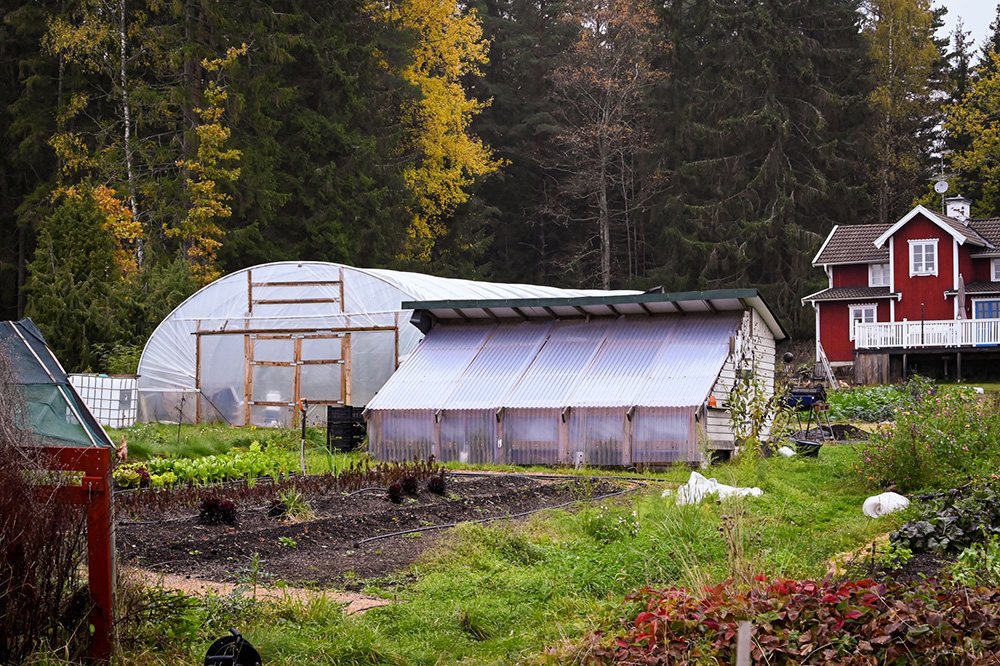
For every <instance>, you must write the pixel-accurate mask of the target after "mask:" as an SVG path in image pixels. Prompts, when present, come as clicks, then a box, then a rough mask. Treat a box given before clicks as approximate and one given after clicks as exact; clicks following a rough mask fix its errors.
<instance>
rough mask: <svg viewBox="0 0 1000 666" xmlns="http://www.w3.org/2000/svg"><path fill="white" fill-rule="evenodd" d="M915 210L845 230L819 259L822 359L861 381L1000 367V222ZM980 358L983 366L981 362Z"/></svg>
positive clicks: (966, 209)
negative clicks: (822, 285)
mask: <svg viewBox="0 0 1000 666" xmlns="http://www.w3.org/2000/svg"><path fill="white" fill-rule="evenodd" d="M970 208H971V206H970V202H969V201H968V200H967V199H965V198H963V197H951V198H949V199H946V200H945V210H946V213H947V214H945V215H942V214H940V213H936V212H934V211H932V210H929V209H927V208H925V207H924V206H917V207H916V208H914V209H913V210H911V211H910V212H909V213H907V214H906V215H905V216H903V217H902V218H901V219H900V220H899V221H898V222H896V223H894V224H857V225H838V226H836V227H834V228H833V230H832V231H831V232H830V235H829V236H827V238H826V240H825V241H824V242H823V245H822V247H820V250H819V252H818V253H817V254H816V257H815V258H814V259H813V266H816V267H818V268H822V269H823V271H824V272H826V274H827V278H828V280H829V285H828V287H827V288H826V289H824V290H822V291H819V292H817V293H815V294H811V295H810V296H806V297H805V298H804V299H803V303H804V304H810V305H812V306H813V308H814V309H815V311H816V357H817V361H820V360H821V359H822V357H823V356H824V355H825V357H826V358H827V359H828V360H829V362H830V365H832V366H834V367H835V368H837V367H842V368H852V369H853V372H854V378H855V381H857V382H859V383H878V382H887V381H896V380H898V379H900V378H903V377H905V376H906V375H907V374H908V373H910V372H920V373H922V374H928V375H932V376H958V377H961V375H962V371H963V367H962V360H963V355H964V356H965V370H966V374H967V375H968V374H969V372H970V371H971V372H979V371H982V372H985V371H986V369H987V368H988V366H991V365H994V362H995V361H1000V346H998V345H1000V218H988V219H971V218H970V216H969V214H970ZM973 359H974V360H975V363H973V362H972V361H973Z"/></svg>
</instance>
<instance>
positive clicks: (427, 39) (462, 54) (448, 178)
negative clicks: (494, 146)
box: [386, 0, 502, 262]
mask: <svg viewBox="0 0 1000 666" xmlns="http://www.w3.org/2000/svg"><path fill="white" fill-rule="evenodd" d="M386 13H387V20H388V21H390V22H391V23H393V24H394V25H396V26H397V27H399V28H401V29H403V30H405V31H407V32H410V33H411V34H413V35H414V37H415V43H414V46H413V47H412V49H411V54H410V55H411V60H410V62H409V63H408V64H407V65H406V66H405V67H404V68H403V69H402V70H401V71H400V76H401V77H402V78H403V79H404V80H406V81H407V82H408V83H410V84H411V85H413V86H415V87H416V88H417V89H419V91H420V95H419V97H418V98H417V99H415V100H413V101H410V102H407V103H406V106H405V107H404V109H403V116H404V121H405V122H406V124H407V130H408V132H409V135H410V141H409V144H410V145H409V148H410V149H411V150H413V152H414V153H415V154H416V159H415V161H414V162H413V164H411V165H410V166H409V167H408V168H407V169H406V170H405V172H404V174H403V176H404V178H405V181H406V185H407V188H408V189H409V191H410V192H411V194H412V196H413V199H414V202H415V203H414V210H413V211H412V216H413V217H412V219H411V221H410V224H409V227H408V228H407V238H406V248H405V251H404V256H403V258H404V259H409V260H416V261H421V262H427V261H430V259H431V254H432V251H433V249H434V245H435V243H436V242H437V241H438V239H440V238H442V237H443V236H445V235H446V234H447V228H446V227H445V218H447V216H448V215H450V214H451V213H453V212H454V211H455V209H456V208H457V207H458V206H460V205H461V204H463V203H465V202H466V201H468V199H469V192H468V187H469V185H471V184H472V183H473V182H475V180H476V179H477V178H482V177H483V176H487V175H489V174H491V173H493V172H495V171H496V170H497V169H499V168H500V166H501V165H502V161H501V160H498V159H496V158H495V157H494V156H493V152H492V150H491V149H490V148H489V147H488V146H486V145H485V144H484V143H483V142H482V141H481V140H480V139H479V138H478V137H476V136H473V135H472V134H471V133H470V131H469V126H470V124H471V123H472V119H473V118H474V117H475V116H476V115H477V114H478V113H479V112H480V111H482V109H483V107H484V104H483V103H482V102H478V101H476V100H474V99H470V98H469V97H468V96H467V95H466V92H465V89H464V88H463V87H462V77H464V76H466V75H470V74H473V75H476V74H481V73H482V72H481V67H482V65H485V64H486V63H487V62H488V49H489V43H488V42H487V41H486V40H485V39H484V38H483V30H482V25H481V24H480V22H479V17H478V16H477V14H476V12H475V10H472V9H469V10H466V11H463V10H462V8H461V6H460V5H459V4H457V3H456V2H454V1H453V0H402V1H401V2H399V3H393V4H392V5H390V6H389V8H388V9H387V10H386Z"/></svg>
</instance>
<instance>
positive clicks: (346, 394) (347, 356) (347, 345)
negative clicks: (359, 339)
mask: <svg viewBox="0 0 1000 666" xmlns="http://www.w3.org/2000/svg"><path fill="white" fill-rule="evenodd" d="M340 355H341V356H343V357H344V366H343V369H342V370H341V382H342V385H343V387H344V390H343V392H342V393H341V394H340V397H341V398H343V399H344V404H345V405H352V404H354V403H352V402H351V336H350V334H348V335H345V336H344V342H343V343H342V344H341V348H340Z"/></svg>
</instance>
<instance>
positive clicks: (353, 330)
mask: <svg viewBox="0 0 1000 666" xmlns="http://www.w3.org/2000/svg"><path fill="white" fill-rule="evenodd" d="M392 329H393V327H392V326H357V327H354V328H243V329H235V328H234V329H230V330H228V331H227V330H213V331H191V335H263V334H267V333H319V332H323V333H345V334H346V333H364V332H367V331H391V330H392Z"/></svg>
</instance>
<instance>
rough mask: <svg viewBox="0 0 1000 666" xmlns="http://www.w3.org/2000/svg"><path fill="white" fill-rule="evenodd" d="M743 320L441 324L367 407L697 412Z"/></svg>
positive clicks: (732, 316) (732, 315) (724, 316)
mask: <svg viewBox="0 0 1000 666" xmlns="http://www.w3.org/2000/svg"><path fill="white" fill-rule="evenodd" d="M741 322H742V313H741V312H736V311H730V312H721V313H719V314H717V315H713V314H705V313H702V314H693V315H691V316H686V317H681V316H670V317H649V318H625V317H622V318H618V319H598V320H591V321H585V320H580V319H576V320H573V319H568V320H562V319H549V320H548V321H544V320H539V321H520V322H517V321H510V320H507V321H480V322H468V323H455V324H444V325H440V326H435V327H434V328H432V329H431V330H430V331H429V333H428V334H427V337H426V338H424V341H423V342H422V343H421V345H420V346H419V347H418V348H417V350H416V351H415V352H414V353H413V354H412V355H411V357H410V358H409V359H408V360H407V361H406V362H405V363H403V364H402V365H401V366H400V368H399V370H397V371H396V373H395V374H393V376H392V377H391V378H390V379H389V381H388V382H387V383H386V384H385V386H383V387H382V390H380V391H379V392H378V394H376V396H375V398H374V399H372V401H371V402H370V403H369V404H368V409H369V410H372V411H377V410H411V409H430V410H439V409H441V410H464V409H499V408H502V407H506V408H512V409H513V408H531V407H535V408H564V407H631V406H639V407H697V406H699V405H701V404H702V403H703V402H704V401H705V400H706V399H707V397H708V394H709V392H710V391H711V390H712V387H713V386H714V385H715V382H716V379H717V378H718V375H719V372H720V371H721V370H722V367H723V365H724V364H725V362H726V359H727V358H728V356H729V351H730V338H731V337H732V336H733V335H735V334H736V333H737V331H738V330H739V327H740V324H741Z"/></svg>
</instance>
